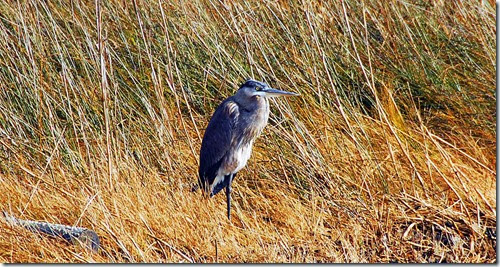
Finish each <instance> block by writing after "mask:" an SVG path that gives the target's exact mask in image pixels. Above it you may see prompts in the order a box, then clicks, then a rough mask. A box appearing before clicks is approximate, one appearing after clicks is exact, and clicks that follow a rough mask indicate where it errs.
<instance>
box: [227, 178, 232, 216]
mask: <svg viewBox="0 0 500 267" xmlns="http://www.w3.org/2000/svg"><path fill="white" fill-rule="evenodd" d="M228 176H229V182H228V184H227V186H226V199H227V219H228V220H231V183H232V181H233V177H234V174H229V175H228Z"/></svg>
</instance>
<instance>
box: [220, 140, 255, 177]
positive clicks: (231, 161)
mask: <svg viewBox="0 0 500 267" xmlns="http://www.w3.org/2000/svg"><path fill="white" fill-rule="evenodd" d="M252 145H253V141H252V142H250V143H246V144H241V145H240V146H238V147H237V148H236V149H234V150H232V151H230V152H229V153H228V155H227V156H226V159H225V161H224V165H223V168H222V169H223V170H222V173H221V174H224V175H227V174H229V173H237V172H239V171H240V170H241V169H243V168H244V167H245V165H246V164H247V161H248V159H249V158H250V155H251V154H252Z"/></svg>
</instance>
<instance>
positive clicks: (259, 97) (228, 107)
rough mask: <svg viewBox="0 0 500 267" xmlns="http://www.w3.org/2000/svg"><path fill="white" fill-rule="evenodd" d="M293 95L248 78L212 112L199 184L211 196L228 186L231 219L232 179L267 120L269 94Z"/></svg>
mask: <svg viewBox="0 0 500 267" xmlns="http://www.w3.org/2000/svg"><path fill="white" fill-rule="evenodd" d="M294 95H298V94H296V93H290V92H286V91H281V90H276V89H273V88H271V87H269V85H267V84H266V83H263V82H259V81H256V80H247V81H245V83H243V84H242V85H241V86H240V88H239V89H238V91H237V92H236V94H235V95H233V96H230V97H228V98H227V99H226V100H224V101H223V102H222V103H221V104H220V105H219V106H218V107H217V109H216V110H215V112H214V114H213V115H212V118H211V119H210V122H209V123H208V127H207V129H206V130H205V134H204V136H203V141H202V143H201V151H200V168H199V170H198V174H199V177H198V184H199V186H200V187H201V188H202V189H203V191H204V192H206V193H208V194H209V195H210V197H212V196H214V195H215V194H217V193H218V192H219V191H220V190H222V189H224V188H225V189H226V197H227V217H228V218H229V219H230V218H231V183H232V181H233V179H234V177H235V175H236V173H237V172H238V171H240V170H241V169H242V168H243V167H245V165H246V163H247V161H248V159H249V158H250V154H251V152H252V146H253V143H254V141H255V139H256V138H257V137H258V136H259V135H260V133H261V132H262V129H264V126H266V124H267V120H268V119H269V101H268V99H267V98H268V97H273V96H294Z"/></svg>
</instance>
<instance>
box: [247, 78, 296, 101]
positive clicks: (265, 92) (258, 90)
mask: <svg viewBox="0 0 500 267" xmlns="http://www.w3.org/2000/svg"><path fill="white" fill-rule="evenodd" d="M237 94H238V95H243V96H246V97H253V96H261V97H275V96H296V95H299V94H297V93H292V92H287V91H282V90H278V89H274V88H271V87H270V86H269V85H268V84H267V83H264V82H259V81H256V80H252V79H248V80H246V81H245V82H244V83H243V84H242V85H241V86H240V89H239V90H238V92H237Z"/></svg>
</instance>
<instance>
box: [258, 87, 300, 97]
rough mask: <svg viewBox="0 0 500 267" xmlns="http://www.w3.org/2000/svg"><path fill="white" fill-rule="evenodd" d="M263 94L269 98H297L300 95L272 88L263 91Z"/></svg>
mask: <svg viewBox="0 0 500 267" xmlns="http://www.w3.org/2000/svg"><path fill="white" fill-rule="evenodd" d="M261 92H264V93H265V95H266V96H268V97H272V96H297V95H299V94H297V93H292V92H287V91H282V90H278V89H274V88H271V87H268V88H265V89H262V91H261Z"/></svg>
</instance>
